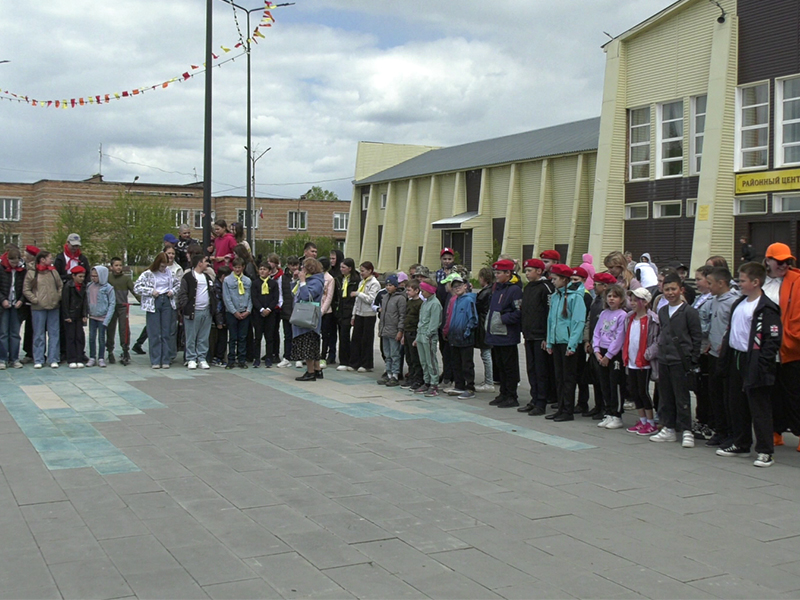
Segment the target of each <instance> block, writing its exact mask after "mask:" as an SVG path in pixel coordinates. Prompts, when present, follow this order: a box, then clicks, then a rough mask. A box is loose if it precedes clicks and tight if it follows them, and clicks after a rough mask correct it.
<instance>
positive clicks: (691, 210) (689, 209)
mask: <svg viewBox="0 0 800 600" xmlns="http://www.w3.org/2000/svg"><path fill="white" fill-rule="evenodd" d="M696 214H697V199H696V198H694V199H692V200H687V201H686V216H687V217H694V216H695V215H696Z"/></svg>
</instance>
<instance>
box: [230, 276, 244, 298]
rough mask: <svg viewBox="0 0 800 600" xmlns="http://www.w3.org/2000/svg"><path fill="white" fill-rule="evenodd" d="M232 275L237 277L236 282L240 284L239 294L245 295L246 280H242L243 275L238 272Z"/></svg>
mask: <svg viewBox="0 0 800 600" xmlns="http://www.w3.org/2000/svg"><path fill="white" fill-rule="evenodd" d="M232 275H233V276H234V277H235V278H236V283H237V284H238V285H239V295H240V296H244V281H242V276H241V275H237V274H236V273H232Z"/></svg>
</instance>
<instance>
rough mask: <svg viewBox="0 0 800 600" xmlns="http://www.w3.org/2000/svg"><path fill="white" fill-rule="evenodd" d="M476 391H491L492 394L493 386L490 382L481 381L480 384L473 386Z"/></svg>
mask: <svg viewBox="0 0 800 600" xmlns="http://www.w3.org/2000/svg"><path fill="white" fill-rule="evenodd" d="M475 391H476V392H491V393H492V394H494V386H493V385H492V384H491V383H488V384H487V383H482V384H481V385H476V386H475Z"/></svg>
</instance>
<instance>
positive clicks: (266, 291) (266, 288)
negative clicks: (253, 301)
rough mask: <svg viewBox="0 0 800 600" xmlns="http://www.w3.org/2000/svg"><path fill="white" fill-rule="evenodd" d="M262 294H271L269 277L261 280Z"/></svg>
mask: <svg viewBox="0 0 800 600" xmlns="http://www.w3.org/2000/svg"><path fill="white" fill-rule="evenodd" d="M261 293H262V294H263V295H266V294H269V277H267V278H266V279H263V278H262V279H261Z"/></svg>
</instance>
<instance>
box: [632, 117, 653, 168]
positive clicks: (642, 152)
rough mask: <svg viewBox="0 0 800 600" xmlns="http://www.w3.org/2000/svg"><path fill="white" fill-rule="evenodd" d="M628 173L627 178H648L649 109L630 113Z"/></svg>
mask: <svg viewBox="0 0 800 600" xmlns="http://www.w3.org/2000/svg"><path fill="white" fill-rule="evenodd" d="M630 120H631V124H630V139H631V141H630V156H629V159H628V162H629V164H630V172H629V175H628V178H629V179H630V180H631V181H633V180H636V179H647V178H648V177H650V107H649V106H647V107H645V108H636V109H633V110H631V111H630Z"/></svg>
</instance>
